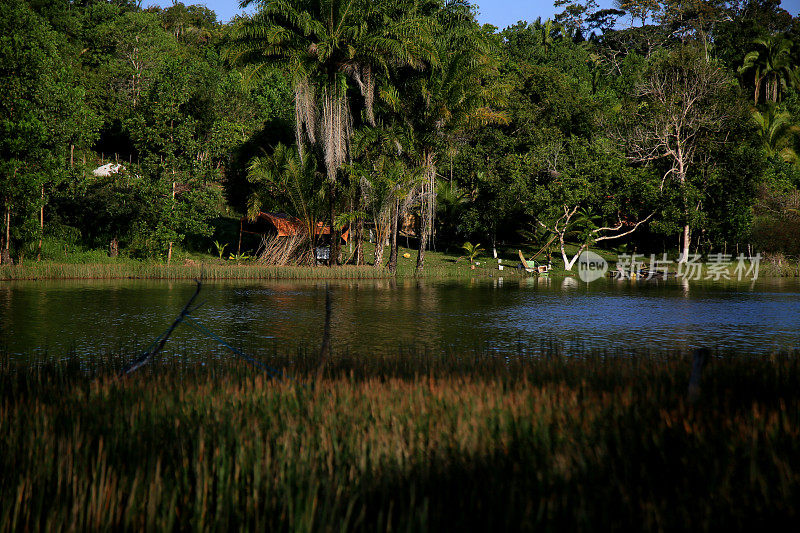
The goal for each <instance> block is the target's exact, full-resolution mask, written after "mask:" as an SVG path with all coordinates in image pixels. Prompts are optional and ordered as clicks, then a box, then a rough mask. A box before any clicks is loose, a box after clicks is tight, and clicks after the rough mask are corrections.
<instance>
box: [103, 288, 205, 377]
mask: <svg viewBox="0 0 800 533" xmlns="http://www.w3.org/2000/svg"><path fill="white" fill-rule="evenodd" d="M195 282H196V283H197V289H196V290H195V291H194V294H193V295H192V297H191V298H189V301H188V302H186V305H184V306H183V309H182V310H181V312H180V314H179V315H178V318H176V319H175V321H174V322H173V323H172V325H171V326H170V327H169V328H168V329H167V331H165V332H164V334H163V335H162V336H161V337H160V339H161V340H159V341H158V344H156V346H155V348H153V349H152V350H150V351H148V352H145V353H143V354H142V355H140V356H139V357H138V358H137V359H135V360H134V361H133V362H131V363H129V364H127V365H125V366H124V367H123V368H122V370H121V371H120V373H119V375H120V377H124V376H127V375H128V374H131V373H132V372H135V371H136V370H138V369H139V368H140V367H142V366H144V365H146V364H147V363H149V362H150V360H151V359H152V358H153V357H155V356H156V354H158V352H160V351H161V349H162V348H163V347H164V345H165V344H166V343H167V340H168V339H169V336H170V335H172V332H173V331H175V328H177V327H178V325H179V324H180V323H181V322H183V321H184V319H186V317H187V315H188V314H189V313H190V312H191V311H192V304H193V303H194V301H195V299H196V298H197V295H198V294H200V289H202V288H203V283H202V282H201V281H200V280H198V279H195Z"/></svg>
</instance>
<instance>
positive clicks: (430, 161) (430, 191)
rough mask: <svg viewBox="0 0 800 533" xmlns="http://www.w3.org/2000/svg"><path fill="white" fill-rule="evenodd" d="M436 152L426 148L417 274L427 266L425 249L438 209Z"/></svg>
mask: <svg viewBox="0 0 800 533" xmlns="http://www.w3.org/2000/svg"><path fill="white" fill-rule="evenodd" d="M435 157H436V154H435V153H434V152H433V151H430V150H425V152H424V154H423V164H424V165H425V167H424V168H425V181H424V183H423V184H422V202H421V206H420V219H421V220H420V226H421V227H420V232H419V235H418V237H419V253H418V254H417V274H421V273H422V271H423V269H424V268H425V249H426V248H427V246H428V241H429V240H430V237H431V233H432V229H433V213H434V211H435V210H436V164H435V162H434V161H435Z"/></svg>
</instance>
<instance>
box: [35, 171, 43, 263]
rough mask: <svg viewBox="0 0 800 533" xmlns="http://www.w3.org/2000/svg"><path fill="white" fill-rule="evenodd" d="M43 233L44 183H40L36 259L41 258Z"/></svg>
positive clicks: (39, 259)
mask: <svg viewBox="0 0 800 533" xmlns="http://www.w3.org/2000/svg"><path fill="white" fill-rule="evenodd" d="M43 235H44V185H42V205H41V206H39V253H38V254H37V255H36V260H37V261H41V260H42V236H43Z"/></svg>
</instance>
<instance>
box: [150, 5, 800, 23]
mask: <svg viewBox="0 0 800 533" xmlns="http://www.w3.org/2000/svg"><path fill="white" fill-rule="evenodd" d="M183 3H185V4H187V5H188V4H195V3H196V4H205V5H206V6H208V7H209V8H211V9H213V10H214V11H215V12H216V13H217V18H218V19H219V20H221V21H228V20H230V19H231V18H232V17H233V16H234V15H237V14H238V13H241V12H242V11H241V10H240V9H239V2H238V0H206V1H205V2H203V1H197V2H193V1H192V0H183ZM474 3H475V4H477V5H478V20H479V21H480V22H482V23H488V24H494V25H495V26H497V27H499V28H500V29H502V28H505V27H506V26H510V25H511V24H514V23H516V22H517V21H520V20H528V21H531V20H535V19H536V17H542V18H543V19H546V18H548V17H552V16H553V14H554V13H555V9H554V8H553V2H552V0H482V1H481V0H476V1H475V2H474ZM143 4H144V5H146V6H150V5H160V6H164V7H168V6H170V5H172V1H171V0H144V2H143ZM598 4H600V7H601V8H608V7H612V6H613V0H599V1H598ZM781 5H782V7H783V8H784V9H785V10H787V11H788V12H789V13H792V14H793V15H796V14H797V13H800V0H783V2H782V4H781Z"/></svg>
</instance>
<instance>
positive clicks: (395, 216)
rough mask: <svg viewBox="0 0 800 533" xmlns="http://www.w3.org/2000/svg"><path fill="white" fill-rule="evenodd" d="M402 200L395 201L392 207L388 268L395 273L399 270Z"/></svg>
mask: <svg viewBox="0 0 800 533" xmlns="http://www.w3.org/2000/svg"><path fill="white" fill-rule="evenodd" d="M399 218H400V200H395V201H394V207H393V208H392V221H391V228H392V229H391V230H390V231H391V241H390V245H391V248H389V264H388V265H387V268H388V270H389V272H390V273H392V274H394V273H395V272H396V271H397V232H398V229H399V227H400V222H399Z"/></svg>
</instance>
